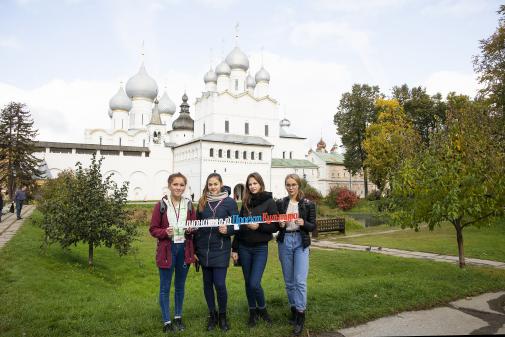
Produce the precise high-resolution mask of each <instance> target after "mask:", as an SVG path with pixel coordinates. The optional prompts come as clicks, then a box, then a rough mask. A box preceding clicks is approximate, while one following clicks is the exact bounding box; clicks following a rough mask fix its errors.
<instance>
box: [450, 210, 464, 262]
mask: <svg viewBox="0 0 505 337" xmlns="http://www.w3.org/2000/svg"><path fill="white" fill-rule="evenodd" d="M453 225H454V228H456V239H457V240H458V255H459V267H460V268H464V267H465V251H464V248H463V228H461V224H460V221H459V220H456V222H454V223H453Z"/></svg>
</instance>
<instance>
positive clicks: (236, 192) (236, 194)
mask: <svg viewBox="0 0 505 337" xmlns="http://www.w3.org/2000/svg"><path fill="white" fill-rule="evenodd" d="M244 189H245V188H244V184H237V185H235V187H234V188H233V199H235V200H236V201H242V198H243V196H244Z"/></svg>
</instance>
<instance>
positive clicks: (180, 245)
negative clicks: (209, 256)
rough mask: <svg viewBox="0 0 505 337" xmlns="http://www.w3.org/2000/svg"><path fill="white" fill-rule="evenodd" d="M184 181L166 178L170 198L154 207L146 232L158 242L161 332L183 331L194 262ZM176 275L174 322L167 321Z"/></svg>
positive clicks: (190, 208)
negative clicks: (187, 287) (190, 269)
mask: <svg viewBox="0 0 505 337" xmlns="http://www.w3.org/2000/svg"><path fill="white" fill-rule="evenodd" d="M186 185H187V179H186V177H185V176H184V175H182V174H181V173H174V174H171V175H170V176H169V177H168V189H169V191H170V194H169V196H168V197H163V199H162V200H161V201H160V202H159V203H157V204H156V206H155V207H154V209H153V214H152V218H151V226H150V227H149V232H150V233H151V235H152V236H153V237H155V238H157V239H158V244H157V249H156V265H157V266H158V269H159V273H160V294H159V299H160V307H161V316H162V319H163V332H170V331H175V330H178V331H184V330H185V325H184V323H183V322H182V305H183V303H184V287H185V285H186V277H187V275H188V271H189V266H190V265H191V263H193V262H194V261H195V259H194V248H193V235H192V231H191V230H190V229H187V230H185V229H184V227H183V226H184V225H185V224H186V220H194V219H196V212H195V211H194V210H193V204H192V202H191V200H189V199H186V198H184V197H183V196H182V195H183V193H184V190H185V189H186ZM174 273H175V281H174V286H175V292H174V302H175V304H174V322H173V324H172V321H171V319H170V285H171V283H172V275H173V274H174Z"/></svg>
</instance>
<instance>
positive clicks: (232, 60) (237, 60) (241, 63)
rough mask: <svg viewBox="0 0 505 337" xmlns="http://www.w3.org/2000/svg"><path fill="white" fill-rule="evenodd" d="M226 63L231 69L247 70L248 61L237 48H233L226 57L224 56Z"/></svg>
mask: <svg viewBox="0 0 505 337" xmlns="http://www.w3.org/2000/svg"><path fill="white" fill-rule="evenodd" d="M226 63H228V65H229V66H230V68H231V69H242V70H244V71H247V69H249V59H248V58H247V55H246V54H244V52H243V51H242V50H240V48H239V47H235V48H233V50H232V51H231V52H230V53H229V54H228V56H226Z"/></svg>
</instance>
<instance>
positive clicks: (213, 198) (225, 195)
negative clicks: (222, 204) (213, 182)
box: [207, 191, 228, 202]
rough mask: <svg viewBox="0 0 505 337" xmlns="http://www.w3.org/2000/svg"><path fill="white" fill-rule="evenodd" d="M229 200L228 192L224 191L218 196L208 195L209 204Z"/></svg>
mask: <svg viewBox="0 0 505 337" xmlns="http://www.w3.org/2000/svg"><path fill="white" fill-rule="evenodd" d="M226 198H228V192H226V191H224V192H221V193H219V194H218V195H214V194H210V192H209V193H207V202H214V201H220V200H223V199H226Z"/></svg>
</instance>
